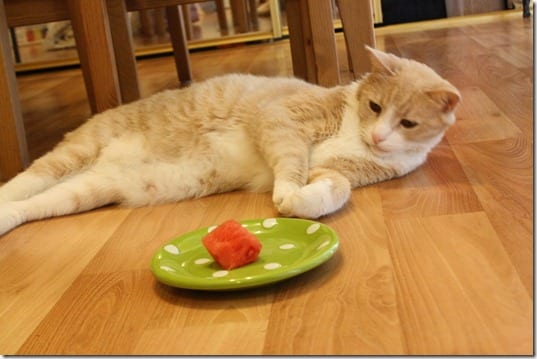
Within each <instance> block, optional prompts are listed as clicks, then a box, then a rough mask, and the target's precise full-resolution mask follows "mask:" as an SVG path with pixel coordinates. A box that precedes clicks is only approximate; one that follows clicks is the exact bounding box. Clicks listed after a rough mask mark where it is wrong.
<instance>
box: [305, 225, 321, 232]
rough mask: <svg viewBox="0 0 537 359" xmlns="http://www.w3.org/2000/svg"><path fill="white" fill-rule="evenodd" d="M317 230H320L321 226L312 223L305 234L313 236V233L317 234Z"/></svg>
mask: <svg viewBox="0 0 537 359" xmlns="http://www.w3.org/2000/svg"><path fill="white" fill-rule="evenodd" d="M319 228H321V224H320V223H314V224H312V225H311V226H309V227H308V229H306V233H307V234H313V233H315V232H317V230H318V229H319Z"/></svg>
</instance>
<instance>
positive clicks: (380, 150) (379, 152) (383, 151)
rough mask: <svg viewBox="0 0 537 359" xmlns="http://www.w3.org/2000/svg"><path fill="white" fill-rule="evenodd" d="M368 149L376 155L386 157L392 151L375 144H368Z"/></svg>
mask: <svg viewBox="0 0 537 359" xmlns="http://www.w3.org/2000/svg"><path fill="white" fill-rule="evenodd" d="M368 147H369V151H371V153H373V154H374V155H375V156H377V157H387V156H389V155H391V154H392V151H390V150H386V149H383V148H381V147H379V146H377V145H373V144H368Z"/></svg>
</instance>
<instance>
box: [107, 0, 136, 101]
mask: <svg viewBox="0 0 537 359" xmlns="http://www.w3.org/2000/svg"><path fill="white" fill-rule="evenodd" d="M107 7H108V18H109V20H110V29H111V31H110V32H111V35H112V42H113V44H114V46H113V48H114V55H115V59H116V67H117V75H118V81H119V89H120V92H121V102H122V103H128V102H132V101H136V100H138V99H139V98H140V88H139V85H138V72H137V69H136V57H135V53H134V45H133V42H132V30H131V26H130V22H129V17H128V13H127V7H126V6H125V1H124V0H107Z"/></svg>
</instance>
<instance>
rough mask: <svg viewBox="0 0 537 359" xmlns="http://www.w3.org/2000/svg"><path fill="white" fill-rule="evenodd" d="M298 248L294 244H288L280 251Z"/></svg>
mask: <svg viewBox="0 0 537 359" xmlns="http://www.w3.org/2000/svg"><path fill="white" fill-rule="evenodd" d="M295 247H296V246H295V245H294V244H293V243H286V244H282V245H281V246H280V249H293V248H295Z"/></svg>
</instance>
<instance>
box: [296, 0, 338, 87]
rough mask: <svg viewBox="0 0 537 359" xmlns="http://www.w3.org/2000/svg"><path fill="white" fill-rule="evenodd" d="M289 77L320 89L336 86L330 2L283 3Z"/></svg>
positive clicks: (315, 0) (334, 47)
mask: <svg viewBox="0 0 537 359" xmlns="http://www.w3.org/2000/svg"><path fill="white" fill-rule="evenodd" d="M286 12H287V24H288V27H289V39H290V42H291V55H292V59H293V73H294V75H295V76H296V77H299V78H303V79H305V80H306V81H308V82H312V83H316V84H319V85H322V86H327V87H331V86H336V85H338V84H339V83H340V77H339V65H338V58H337V49H336V39H335V34H334V23H333V19H332V7H331V1H330V0H310V1H308V0H286Z"/></svg>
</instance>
